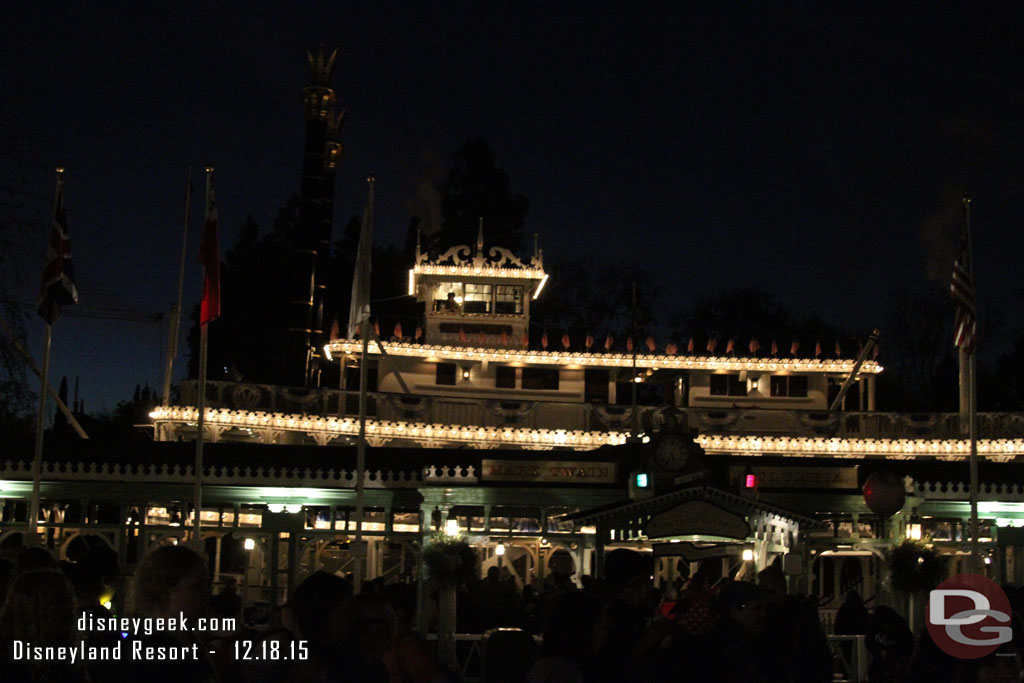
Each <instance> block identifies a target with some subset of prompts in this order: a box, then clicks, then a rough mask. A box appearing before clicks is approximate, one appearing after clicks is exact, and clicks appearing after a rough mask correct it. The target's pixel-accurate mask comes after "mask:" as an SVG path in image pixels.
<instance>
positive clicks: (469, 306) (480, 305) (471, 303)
mask: <svg viewBox="0 0 1024 683" xmlns="http://www.w3.org/2000/svg"><path fill="white" fill-rule="evenodd" d="M462 307H463V309H464V310H465V311H466V313H490V312H491V285H489V284H479V283H469V284H467V285H466V298H465V301H464V302H463V304H462Z"/></svg>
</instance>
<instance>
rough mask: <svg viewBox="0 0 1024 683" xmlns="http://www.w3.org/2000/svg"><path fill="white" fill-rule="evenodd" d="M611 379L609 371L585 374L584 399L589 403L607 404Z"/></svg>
mask: <svg viewBox="0 0 1024 683" xmlns="http://www.w3.org/2000/svg"><path fill="white" fill-rule="evenodd" d="M610 381H611V377H610V375H609V373H608V371H607V370H585V371H584V372H583V397H584V400H585V401H586V402H587V403H607V402H608V385H609V382H610Z"/></svg>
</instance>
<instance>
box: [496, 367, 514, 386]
mask: <svg viewBox="0 0 1024 683" xmlns="http://www.w3.org/2000/svg"><path fill="white" fill-rule="evenodd" d="M494 386H496V387H498V388H499V389H515V388H516V369H515V368H510V367H508V366H507V365H499V366H498V367H497V368H495V371H494Z"/></svg>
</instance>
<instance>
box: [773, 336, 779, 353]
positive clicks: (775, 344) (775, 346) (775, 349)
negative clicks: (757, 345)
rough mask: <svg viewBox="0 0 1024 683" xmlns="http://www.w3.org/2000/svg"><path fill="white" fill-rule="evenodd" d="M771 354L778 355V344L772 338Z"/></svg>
mask: <svg viewBox="0 0 1024 683" xmlns="http://www.w3.org/2000/svg"><path fill="white" fill-rule="evenodd" d="M772 355H773V356H777V355H779V345H778V343H777V342H776V341H775V340H774V339H772Z"/></svg>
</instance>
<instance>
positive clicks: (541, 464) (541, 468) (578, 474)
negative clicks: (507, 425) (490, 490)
mask: <svg viewBox="0 0 1024 683" xmlns="http://www.w3.org/2000/svg"><path fill="white" fill-rule="evenodd" d="M480 480H481V481H522V482H530V483H535V484H614V483H615V463H614V462H579V461H571V460H491V459H488V458H484V459H483V462H482V463H481V466H480Z"/></svg>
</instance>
